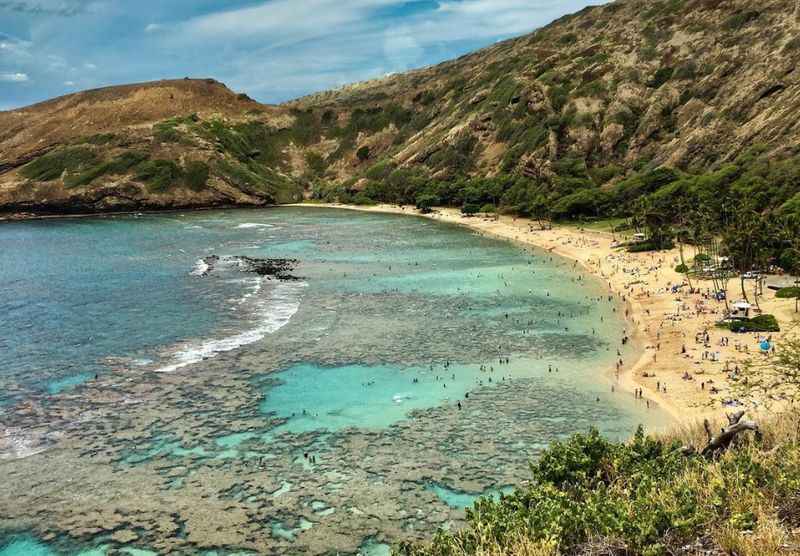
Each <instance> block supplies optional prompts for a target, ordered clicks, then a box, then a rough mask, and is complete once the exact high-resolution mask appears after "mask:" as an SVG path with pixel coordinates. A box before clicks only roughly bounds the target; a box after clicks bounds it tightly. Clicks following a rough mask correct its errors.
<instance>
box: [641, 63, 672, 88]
mask: <svg viewBox="0 0 800 556" xmlns="http://www.w3.org/2000/svg"><path fill="white" fill-rule="evenodd" d="M674 73H675V68H671V67H663V68H659V69H658V70H657V71H656V73H655V74H654V75H653V78H652V79H650V81H648V82H647V86H648V87H650V88H652V89H658V88H660V87H661V86H662V85H664V83H666V82H667V81H669V80H670V79H672V75H673V74H674Z"/></svg>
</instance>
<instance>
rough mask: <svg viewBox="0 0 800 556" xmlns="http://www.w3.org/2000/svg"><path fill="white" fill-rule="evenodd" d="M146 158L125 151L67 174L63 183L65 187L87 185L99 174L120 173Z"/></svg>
mask: <svg viewBox="0 0 800 556" xmlns="http://www.w3.org/2000/svg"><path fill="white" fill-rule="evenodd" d="M147 158H148V156H147V155H146V154H144V153H140V152H138V151H126V152H124V153H122V154H121V155H119V156H118V157H117V158H115V159H114V160H112V161H111V162H103V163H100V164H97V165H95V166H93V167H91V168H89V169H87V170H84V171H83V172H81V173H80V174H77V175H73V176H68V177H67V178H66V179H65V180H64V185H65V186H67V187H80V186H82V185H89V184H90V183H92V182H93V181H94V180H96V179H97V178H99V177H101V176H109V175H111V176H113V175H122V174H125V173H127V172H128V171H129V170H130V169H131V168H134V167H135V166H137V165H139V164H141V163H142V162H144V161H145V160H147Z"/></svg>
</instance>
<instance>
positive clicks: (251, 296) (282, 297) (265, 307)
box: [156, 278, 308, 373]
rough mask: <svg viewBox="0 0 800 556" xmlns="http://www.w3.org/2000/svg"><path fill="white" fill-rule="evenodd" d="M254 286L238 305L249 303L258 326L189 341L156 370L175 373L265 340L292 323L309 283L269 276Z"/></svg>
mask: <svg viewBox="0 0 800 556" xmlns="http://www.w3.org/2000/svg"><path fill="white" fill-rule="evenodd" d="M255 281H256V284H255V286H254V287H253V289H252V290H251V291H250V292H249V293H247V294H245V296H244V297H243V298H242V299H241V300H240V301H239V302H238V305H244V304H245V303H247V305H248V306H249V307H251V308H252V309H251V310H252V312H253V314H254V316H255V321H256V326H255V327H254V328H250V329H248V330H245V331H243V332H240V333H238V334H235V335H233V336H227V337H225V338H212V339H208V340H203V341H200V342H197V343H185V344H182V345H180V346H179V347H178V349H177V351H176V352H175V353H174V354H173V355H172V361H173V362H172V363H170V364H169V365H167V366H164V367H161V368H159V369H156V370H157V372H161V373H171V372H175V371H177V370H179V369H182V368H184V367H188V366H190V365H193V364H195V363H199V362H200V361H203V360H205V359H209V358H212V357H215V356H216V355H217V354H218V353H224V352H228V351H233V350H235V349H238V348H240V347H242V346H246V345H248V344H253V343H255V342H258V341H261V340H263V339H264V338H265V337H266V336H267V335H269V334H273V333H275V332H277V331H278V330H280V329H281V328H283V327H284V326H286V325H287V324H289V321H290V320H291V318H292V317H293V316H294V315H295V313H297V311H298V310H299V309H300V302H301V300H302V297H303V290H304V289H305V288H306V287H307V286H308V284H307V283H306V282H274V281H270V280H268V279H267V278H257V279H255Z"/></svg>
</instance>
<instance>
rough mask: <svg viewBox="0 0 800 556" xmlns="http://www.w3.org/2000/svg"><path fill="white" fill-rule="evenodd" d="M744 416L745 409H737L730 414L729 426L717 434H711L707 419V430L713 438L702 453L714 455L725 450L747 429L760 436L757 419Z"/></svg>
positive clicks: (707, 455) (709, 455)
mask: <svg viewBox="0 0 800 556" xmlns="http://www.w3.org/2000/svg"><path fill="white" fill-rule="evenodd" d="M742 417H744V411H737V412H736V413H733V414H730V415H728V426H727V427H724V428H723V429H722V430H721V431H720V433H719V434H717V435H715V436H711V435H710V432H711V427H710V426H708V421H706V423H705V424H706V432H707V433H709V436H711V438H710V439H709V441H708V444H707V445H706V447H705V448H703V451H702V452H700V454H701V455H703V456H705V457H714V456H716V455H718V454H719V453H720V452H724V451H725V450H727V449H728V448H729V447H730V445H731V443H732V442H733V441H734V440H735V439H736V436H737V435H738V434H740V433H742V432H745V431H754V432H755V433H756V437H757V438H760V436H761V431H760V429H759V428H758V423H756V422H755V421H748V420H742Z"/></svg>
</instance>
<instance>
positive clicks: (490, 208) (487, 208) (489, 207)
mask: <svg viewBox="0 0 800 556" xmlns="http://www.w3.org/2000/svg"><path fill="white" fill-rule="evenodd" d="M479 212H482V213H484V214H494V213H495V212H497V207H496V206H494V205H493V204H491V203H487V204H485V205H483V206H482V207H481V210H480V211H479Z"/></svg>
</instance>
